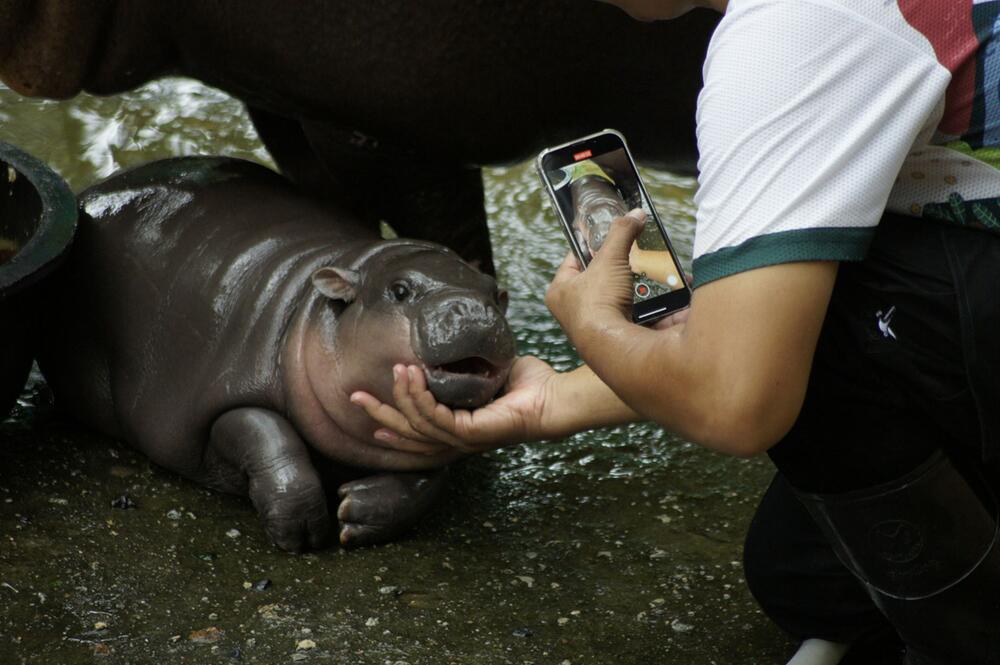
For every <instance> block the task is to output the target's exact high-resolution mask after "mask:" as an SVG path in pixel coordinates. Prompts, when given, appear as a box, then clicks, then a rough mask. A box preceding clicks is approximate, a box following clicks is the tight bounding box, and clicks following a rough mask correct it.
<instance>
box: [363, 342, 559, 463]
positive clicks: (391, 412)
mask: <svg viewBox="0 0 1000 665" xmlns="http://www.w3.org/2000/svg"><path fill="white" fill-rule="evenodd" d="M393 376H394V377H395V382H394V384H393V391H392V392H393V398H394V400H395V407H393V406H392V405H390V404H385V403H383V402H380V401H379V400H378V399H377V398H375V397H374V396H372V395H370V394H368V393H366V392H362V391H358V392H356V393H353V394H352V395H351V402H353V403H354V404H356V405H358V406H360V407H361V408H363V409H364V410H365V412H367V413H368V415H369V416H370V417H371V418H372V419H373V420H375V421H376V422H378V423H379V424H380V425H382V428H381V429H379V430H377V431H376V432H375V437H376V438H377V439H378V440H379V441H380V442H381V444H382V445H385V446H387V447H390V448H396V449H399V450H411V451H412V450H414V449H415V448H416V447H417V445H418V444H424V445H426V444H427V443H439V444H440V443H443V444H447V445H450V446H453V447H455V448H459V449H460V450H464V451H465V452H469V453H474V452H484V451H487V450H492V449H494V448H500V447H502V446H504V445H510V444H515V443H523V442H525V441H534V440H537V439H541V438H547V436H548V435H547V433H546V426H545V420H546V419H547V417H548V416H549V414H548V409H550V408H551V406H552V402H553V400H552V399H551V393H552V387H553V379H554V378H555V377H556V376H557V373H556V371H555V370H554V369H552V367H550V366H549V365H548V364H547V363H545V362H543V361H541V360H539V359H538V358H535V357H534V356H521V357H519V358H517V359H516V360H515V361H514V364H513V366H512V367H511V370H510V376H509V377H508V378H507V385H506V387H505V391H504V393H503V395H501V396H500V397H498V398H497V399H496V400H494V401H493V402H490V403H489V404H487V405H485V406H483V407H481V408H478V409H476V410H474V411H467V410H464V409H460V410H452V409H450V408H448V407H447V406H445V405H443V404H440V403H438V401H437V400H436V399H434V395H433V394H431V392H430V390H428V389H427V380H426V377H425V376H424V372H423V370H422V369H420V368H419V367H417V366H415V365H410V366H409V367H404V366H403V365H397V366H396V367H394V368H393Z"/></svg>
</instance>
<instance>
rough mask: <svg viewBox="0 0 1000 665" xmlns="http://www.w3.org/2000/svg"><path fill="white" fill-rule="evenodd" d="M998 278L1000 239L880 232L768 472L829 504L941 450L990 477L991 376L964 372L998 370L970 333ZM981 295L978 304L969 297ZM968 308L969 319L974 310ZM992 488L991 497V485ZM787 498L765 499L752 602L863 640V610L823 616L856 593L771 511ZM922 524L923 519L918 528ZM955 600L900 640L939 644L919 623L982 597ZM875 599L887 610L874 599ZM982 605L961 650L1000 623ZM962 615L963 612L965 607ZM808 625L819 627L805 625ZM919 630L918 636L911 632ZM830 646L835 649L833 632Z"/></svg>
mask: <svg viewBox="0 0 1000 665" xmlns="http://www.w3.org/2000/svg"><path fill="white" fill-rule="evenodd" d="M968 234H975V235H974V236H970V235H968ZM956 249H958V250H959V252H960V253H961V252H965V253H967V254H969V256H970V257H974V258H975V259H976V260H975V261H964V260H962V256H959V257H958V260H957V261H956V260H955V259H956V256H955V250H956ZM973 255H974V256H973ZM990 259H995V260H990ZM956 266H957V267H956ZM970 266H973V267H974V269H973V268H971V267H970ZM998 278H1000V238H998V237H996V236H991V235H988V234H983V233H979V232H976V231H969V230H963V229H950V228H943V227H939V226H937V225H934V224H930V223H927V222H921V221H920V220H909V219H906V220H899V219H891V220H888V223H885V222H884V223H883V227H882V228H880V229H879V232H878V233H877V234H876V238H875V242H874V244H873V247H872V252H871V254H870V256H869V258H868V259H867V260H866V261H864V262H863V263H861V264H850V265H844V266H842V267H841V271H840V274H839V276H838V281H837V284H836V286H835V289H834V293H833V297H832V300H831V305H830V308H829V311H828V315H827V320H826V322H825V324H824V329H823V332H822V334H821V337H820V341H819V344H818V348H817V352H816V356H815V360H814V365H813V372H812V375H811V377H810V384H809V389H808V391H807V395H806V399H805V403H804V405H803V409H802V413H801V414H800V417H799V419H798V421H797V422H796V424H795V425H794V426H793V428H792V430H791V431H790V432H789V434H788V436H787V437H786V438H785V439H784V440H783V441H782V442H780V443H779V444H778V445H777V446H776V447H775V448H774V449H772V451H771V457H772V459H773V460H774V462H775V464H776V465H777V466H778V468H779V470H780V471H781V472H782V474H783V475H784V476H785V477H786V478H787V479H788V481H789V482H790V483H791V485H793V486H794V487H795V488H796V489H797V490H799V491H806V492H813V493H817V494H825V495H838V494H845V493H848V492H853V491H855V490H865V489H867V488H873V487H875V486H880V485H882V484H884V483H888V484H889V485H892V483H893V481H894V480H895V479H899V478H903V477H905V476H906V475H907V474H908V473H910V472H911V471H913V470H914V469H916V468H918V467H920V466H921V465H923V463H924V461H925V460H927V459H928V458H930V457H931V456H932V455H934V454H935V453H936V452H937V451H938V450H943V451H944V452H945V453H946V454H947V455H948V456H949V457H951V458H952V459H953V460H954V461H955V462H956V463H957V464H958V466H960V467H961V468H963V469H964V470H965V472H966V477H969V474H977V475H978V474H983V473H984V472H985V473H986V474H989V470H988V469H987V467H986V464H985V463H984V462H983V452H984V451H989V450H990V441H989V436H988V430H987V428H986V427H984V426H982V423H988V421H989V416H990V415H991V414H989V413H985V412H984V411H983V408H984V404H986V402H988V400H987V401H984V400H982V399H981V398H982V394H983V379H982V373H981V376H980V378H979V379H978V381H979V382H978V383H977V379H976V377H975V376H974V373H973V372H972V371H970V367H972V368H973V369H975V368H976V367H977V364H976V363H970V362H969V359H970V358H989V357H993V358H996V357H998V354H996V353H995V350H996V348H995V347H988V348H984V347H983V346H982V345H983V344H984V343H985V344H994V341H993V340H994V339H1000V338H998V337H997V336H996V335H995V334H994V335H983V334H979V335H978V336H975V335H970V334H969V330H973V331H976V330H978V331H979V332H980V333H982V332H983V331H984V329H985V328H988V327H989V326H984V325H982V324H983V322H984V321H989V320H995V318H996V315H997V314H998V313H1000V309H998V308H1000V297H997V292H996V286H995V285H996V284H998V283H1000V279H998ZM985 284H990V285H993V286H989V287H985V286H984V285H985ZM970 285H971V287H970ZM984 288H989V289H990V290H991V291H990V293H989V295H992V298H989V297H986V298H984V297H983V289H984ZM977 290H978V294H977V293H974V292H975V291H977ZM973 298H974V300H971V299H973ZM970 300H971V301H972V302H973V303H974V306H971V307H970ZM989 351H994V353H992V354H991V353H989ZM978 369H980V370H981V369H982V368H981V367H979V368H978ZM990 369H991V370H992V372H993V374H992V376H993V377H994V378H995V377H996V376H997V374H1000V367H992V368H990ZM985 374H986V375H989V374H990V373H989V372H986V373H985ZM985 408H988V409H993V410H994V412H995V411H996V405H995V404H986V407H985ZM992 415H994V416H995V415H996V414H995V413H993V414H992ZM989 480H992V482H991V484H993V485H994V487H995V486H996V482H995V477H994V478H993V479H989ZM779 492H780V490H772V492H769V494H770V495H771V496H770V497H769V498H768V499H765V502H764V505H763V506H762V510H761V512H760V513H759V515H758V518H757V521H764V520H766V521H767V522H768V523H770V524H771V525H772V527H771V528H770V530H768V529H767V528H765V529H761V528H760V526H759V525H755V527H754V531H755V532H756V533H752V534H751V538H750V541H749V543H748V554H749V556H750V557H751V558H752V559H754V560H755V561H756V563H755V564H754V565H756V566H757V569H756V570H752V571H750V572H748V578H754V579H753V581H751V585H756V587H757V590H756V591H755V594H757V595H758V596H759V597H763V598H762V604H763V605H764V606H765V609H767V610H768V611H769V613H771V614H772V615H774V616H775V618H776V620H777V621H778V622H779V623H782V622H784V624H783V625H786V628H788V627H790V629H791V630H792V631H793V633H794V632H797V631H803V630H805V629H806V628H808V629H810V630H829V631H844V632H841V633H840V634H842V635H844V636H846V637H849V635H850V631H851V630H859V626H860V625H861V624H862V623H863V622H864V621H865V617H866V614H867V608H865V607H864V604H863V603H859V604H854V605H852V602H851V600H848V601H847V602H846V603H845V604H844V605H843V606H842V607H843V608H844V611H845V615H844V616H841V615H837V614H834V615H832V616H831V615H830V613H829V612H827V613H825V614H824V613H823V612H822V611H817V610H816V608H815V605H816V601H814V600H813V599H812V598H811V597H810V594H814V593H815V594H820V595H822V594H826V595H827V596H831V597H836V595H837V594H846V595H847V597H848V598H850V594H851V591H850V588H851V587H850V585H848V584H846V582H844V580H841V581H840V583H839V586H838V583H833V589H832V590H831V588H830V586H828V585H829V584H830V579H829V578H827V577H826V576H827V575H829V572H830V567H831V566H832V563H831V561H830V560H829V559H828V558H824V556H823V554H817V549H815V547H816V546H818V544H817V542H816V541H810V540H809V537H808V536H805V535H803V534H805V533H807V531H806V530H803V526H802V523H801V522H796V521H795V520H794V518H793V517H792V516H791V513H790V512H789V509H788V508H787V506H784V505H782V509H781V510H775V509H774V508H773V507H772V505H771V504H773V503H778V504H784V503H785V501H787V499H788V497H785V498H784V499H782V497H781V495H780V494H779ZM786 494H787V493H786ZM937 505H938V506H940V509H941V510H944V511H947V510H948V509H949V504H948V498H947V497H941V501H940V503H938V504H937ZM862 517H863V516H859V518H862ZM913 517H914V519H917V520H919V519H920V516H919V515H914V516H913ZM956 517H958V516H956ZM780 520H786V521H788V524H790V525H794V526H795V529H782V528H780V526H781V522H780ZM836 535H837V534H834V536H836ZM762 537H771V538H776V539H777V542H770V543H767V544H766V545H765V546H761V544H760V539H761V538H762ZM841 544H843V543H841ZM866 546H867V543H866V542H865V539H864V538H862V539H861V540H860V541H858V540H855V541H853V545H851V547H855V548H861V549H855V550H854V551H855V552H859V553H863V550H864V548H865V547H866ZM774 557H784V558H785V561H783V562H782V563H781V564H774V563H768V564H767V565H766V566H764V567H763V568H761V565H760V560H766V559H768V558H774ZM995 560H996V559H995V557H994V558H992V559H991V561H993V562H995ZM989 565H990V566H994V563H990V564H989ZM748 567H750V566H748ZM956 574H960V572H956ZM769 575H777V576H778V577H783V578H784V579H786V580H788V581H789V585H788V588H794V598H792V599H791V600H788V599H787V598H782V597H781V596H780V595H779V594H776V593H775V592H774V589H775V588H776V587H777V585H776V584H775V583H774V582H773V581H771V580H770V579H769V577H768V576H769ZM996 576H997V571H996V570H994V569H993V568H990V569H989V570H980V571H978V572H977V577H978V579H981V580H994V579H996ZM956 583H957V582H956ZM989 584H990V585H992V584H993V582H992V581H991V582H989ZM862 588H864V587H862ZM761 589H763V592H762V591H761ZM957 589H958V590H957V591H952V592H949V594H947V595H940V596H936V597H935V598H934V599H933V600H929V601H926V602H924V601H916V602H915V603H914V604H911V605H908V606H907V607H908V609H907V611H906V612H903V613H900V612H899V611H898V609H899V608H895V609H894V610H893V612H891V613H890V616H892V617H893V621H899V620H903V621H905V622H906V623H907V625H906V626H902V625H897V626H896V627H897V628H898V629H899V630H900V631H901V632H904V634H909V635H911V636H915V637H917V638H918V640H919V639H922V637H923V636H927V635H932V634H933V631H932V632H931V633H927V632H926V630H928V629H929V624H928V627H927V628H923V627H922V626H923V622H925V621H929V622H930V623H933V622H934V621H935V619H933V618H932V617H933V616H935V614H934V613H938V614H940V613H941V612H944V614H940V618H941V619H945V618H947V617H948V616H951V615H950V614H949V613H948V612H949V611H948V609H947V603H948V602H952V600H955V601H956V602H959V603H960V604H961V603H965V602H966V601H967V600H968V599H970V598H973V597H972V596H968V594H969V592H970V590H969V589H968V585H966V589H964V590H963V589H961V588H960V587H959V588H957ZM869 591H871V590H869ZM971 593H973V594H977V595H976V596H975V597H976V598H979V599H983V598H984V596H983V595H982V594H983V593H985V594H996V593H1000V589H982V590H981V591H980V588H979V587H978V586H977V587H976V588H974V589H972V590H971ZM962 594H965V596H966V598H965V599H964V600H963V598H962ZM873 595H874V596H875V597H879V594H878V593H875V594H873ZM854 600H856V598H855V599H854ZM977 602H978V601H977ZM917 603H921V605H920V607H922V606H924V605H926V606H927V609H928V610H929V612H930V613H927V612H922V611H921V610H920V607H918V604H917ZM979 604H981V605H982V606H983V607H984V612H985V614H984V615H983V616H981V617H978V616H977V617H972V616H970V617H969V623H968V631H966V630H965V629H964V628H963V629H962V630H960V631H958V632H957V633H956V634H955V635H953V636H949V639H953V640H958V641H957V642H955V646H957V645H959V644H963V641H962V640H963V637H962V635H961V634H959V633H964V632H968V633H969V636H970V639H971V636H972V635H978V636H979V637H976V638H975V639H976V640H980V639H985V638H983V636H985V635H990V634H991V633H990V631H989V630H985V629H984V628H983V626H984V625H985V624H983V625H981V626H978V627H976V626H974V625H973V624H974V623H975V622H980V623H982V621H985V622H987V623H990V624H992V621H993V619H992V613H993V612H994V610H995V608H992V606H990V607H987V606H988V605H990V603H989V602H985V603H979ZM962 606H966V605H962ZM977 606H978V605H977ZM885 609H886V608H883V610H885ZM954 609H955V610H958V609H961V608H960V606H958V605H956V606H955V608H954ZM952 614H953V613H952ZM867 616H868V618H870V615H867ZM852 617H853V618H852ZM901 617H902V619H901ZM804 619H807V620H809V621H811V622H812V625H808V626H806V627H803V626H802V625H800V624H801V623H802V621H803V620H804ZM980 620H982V621H980ZM824 621H830V622H833V626H832V628H830V629H823V628H822V627H820V626H816V625H815V624H818V623H822V622H824ZM875 621H876V622H877V621H878V620H877V619H875ZM914 621H916V622H917V623H920V627H916V628H915V626H914V625H911V624H912V623H913V622H914ZM795 622H798V623H795ZM921 631H923V632H921ZM820 634H823V633H820ZM827 634H828V635H831V636H833V635H835V632H827ZM803 636H805V635H803ZM992 639H993V638H992V637H990V638H989V639H985V642H983V643H982V644H981V645H980V646H974V647H972V648H971V649H969V651H970V652H973V651H974V652H977V653H986V652H990V653H992V651H991V650H992V649H993V648H994V647H993V646H992V642H991V640H992ZM940 641H941V640H932V642H940ZM945 641H947V640H945ZM986 642H989V644H987V643H986ZM977 644H979V643H978V642H977ZM933 648H934V650H935V655H934V656H932V661H928V662H935V663H937V662H945V661H946V660H947V658H948V656H947V655H942V654H943V653H945V652H942V650H941V645H940V644H938V645H937V646H935V647H933ZM946 651H947V650H946ZM948 653H951V652H950V651H949V652H948ZM914 657H917V656H916V655H914ZM941 658H944V659H945V660H941ZM914 662H917V661H914ZM919 662H924V661H919ZM963 662H965V661H963ZM990 662H993V661H992V660H990Z"/></svg>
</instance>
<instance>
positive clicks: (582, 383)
mask: <svg viewBox="0 0 1000 665" xmlns="http://www.w3.org/2000/svg"><path fill="white" fill-rule="evenodd" d="M548 401H549V403H550V404H551V405H552V406H553V408H552V411H551V412H550V414H551V415H549V416H548V417H547V418H546V420H545V421H544V423H543V433H544V436H543V437H542V438H546V439H558V438H563V437H566V436H569V435H571V434H575V433H577V432H582V431H584V430H588V429H595V428H598V427H612V426H615V425H623V424H625V423H630V422H634V421H636V420H641V419H643V418H642V416H640V415H639V414H638V413H636V411H635V410H633V409H632V408H631V407H630V406H628V405H627V404H625V403H624V402H623V401H622V400H621V399H620V398H619V397H618V396H617V395H616V394H615V393H614V391H612V390H611V388H609V387H608V385H607V384H606V383H604V382H603V381H601V379H600V377H598V376H597V375H596V374H594V372H593V370H591V369H590V368H589V367H587V366H586V365H583V366H581V367H578V368H577V369H575V370H573V371H571V372H565V373H563V374H559V375H558V376H557V377H556V379H555V380H554V384H553V387H552V392H551V394H550V396H549V399H548Z"/></svg>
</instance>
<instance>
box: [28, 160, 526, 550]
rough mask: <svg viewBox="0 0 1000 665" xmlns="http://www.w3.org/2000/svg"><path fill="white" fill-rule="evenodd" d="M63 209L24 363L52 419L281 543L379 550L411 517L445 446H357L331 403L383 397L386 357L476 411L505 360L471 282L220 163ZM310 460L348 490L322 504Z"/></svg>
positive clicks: (364, 436)
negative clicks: (67, 238)
mask: <svg viewBox="0 0 1000 665" xmlns="http://www.w3.org/2000/svg"><path fill="white" fill-rule="evenodd" d="M80 205H81V209H82V210H83V211H84V213H85V215H83V216H82V219H81V225H80V231H79V235H78V238H77V241H76V243H75V245H74V247H73V250H72V254H71V257H70V260H69V262H68V265H67V266H66V267H65V268H64V269H61V270H60V271H59V272H58V273H57V274H56V276H55V277H54V278H53V279H52V280H51V281H50V282H49V284H48V290H49V293H50V294H51V295H50V296H49V297H50V299H51V303H52V307H51V308H47V314H46V316H45V319H44V328H45V330H46V331H47V334H46V335H45V337H44V339H43V341H42V343H41V347H40V349H39V353H38V358H39V365H40V366H41V369H42V372H43V374H44V375H45V377H46V380H47V381H48V383H49V385H50V386H51V388H52V390H53V392H54V394H55V398H56V404H57V405H58V406H59V407H60V408H63V409H64V410H65V411H66V412H68V413H70V414H71V415H73V416H74V417H75V418H76V419H77V420H79V421H80V422H82V423H85V424H87V425H90V426H91V427H93V428H95V429H97V430H99V431H101V432H104V433H105V434H107V435H109V436H113V437H116V438H119V439H123V440H126V441H128V442H130V443H132V444H133V445H135V446H136V447H137V448H138V449H139V450H141V451H142V452H144V453H145V454H147V455H149V457H150V459H152V460H153V461H154V462H156V463H157V464H159V465H161V466H163V467H165V468H167V469H170V470H172V471H175V472H177V473H180V474H181V475H183V476H185V477H187V478H190V479H192V480H195V481H197V482H199V483H203V484H205V485H207V486H209V487H212V488H214V489H217V490H221V491H224V492H231V493H238V494H249V496H250V499H251V500H252V502H253V504H254V506H255V507H256V509H257V511H258V512H259V513H260V516H261V519H262V520H263V523H264V528H265V529H266V531H267V533H268V535H269V536H270V537H271V539H272V540H273V541H274V542H275V543H276V544H277V545H278V546H279V547H281V548H282V549H286V550H292V551H298V550H301V549H303V548H306V547H309V546H311V547H322V546H324V545H326V544H327V543H328V541H329V540H330V537H331V535H333V534H332V531H333V529H334V525H335V520H334V519H333V514H335V515H336V518H337V519H339V521H340V529H339V532H340V541H341V543H342V544H345V545H370V544H373V543H377V542H385V541H387V540H389V539H391V538H393V537H395V536H397V535H398V534H399V533H400V532H401V531H402V530H403V529H405V528H406V527H408V526H410V525H411V524H412V523H413V522H414V521H415V520H416V519H417V518H418V517H419V516H420V515H421V514H422V513H423V512H424V511H425V510H426V509H427V507H428V506H429V504H430V502H431V499H432V497H433V495H434V493H435V492H436V491H437V490H438V488H439V487H440V485H441V471H440V469H441V468H443V467H444V466H446V465H447V464H448V463H450V462H452V461H454V460H455V459H456V458H457V457H458V456H459V454H458V452H457V451H455V450H454V449H449V450H448V451H446V452H442V453H438V454H433V455H427V454H418V453H410V452H404V451H397V450H391V449H387V448H385V447H381V446H379V445H377V443H376V441H375V439H374V437H373V434H374V431H375V429H376V427H377V425H376V423H375V422H374V421H373V420H371V419H370V418H368V416H367V414H365V413H364V411H362V410H361V409H358V408H357V407H355V406H353V405H351V404H350V402H349V396H350V394H351V393H353V392H354V391H356V390H365V391H367V392H370V393H372V394H374V395H376V396H378V397H379V398H380V399H382V400H384V401H388V400H390V399H391V397H392V387H391V381H392V378H391V377H392V374H391V368H392V367H393V365H394V364H397V363H406V364H410V363H420V364H422V365H424V366H425V367H426V368H427V371H428V374H429V375H430V376H431V377H432V380H431V381H430V386H431V390H432V391H433V392H434V393H435V394H436V395H437V396H438V398H439V399H440V400H441V401H443V402H445V403H448V404H455V405H462V406H469V407H475V406H480V405H482V404H485V403H486V402H488V401H489V400H490V399H491V398H492V397H493V396H494V395H495V394H496V392H497V391H498V390H499V389H500V388H501V386H502V385H503V383H504V381H505V379H506V376H507V373H508V370H509V368H510V364H511V361H512V359H513V357H514V340H513V336H512V334H511V331H510V328H509V327H508V325H507V321H506V319H505V318H504V316H503V313H502V311H501V309H502V308H503V307H504V306H505V304H504V303H502V297H503V296H502V295H501V294H500V292H499V290H498V289H497V287H496V282H495V281H494V280H493V279H492V278H491V277H488V276H486V275H483V274H481V273H479V272H478V271H476V270H474V269H473V268H471V267H470V266H468V265H467V264H466V263H465V262H464V261H463V260H462V259H460V258H459V257H458V255H456V254H455V253H454V252H452V251H450V250H447V249H445V248H443V247H441V246H439V245H434V244H431V243H426V242H418V241H404V240H382V239H380V238H378V237H377V236H374V235H373V234H371V233H370V232H369V231H367V230H366V229H364V228H363V227H361V226H359V225H358V224H357V223H356V222H354V221H353V220H352V218H351V217H350V216H347V215H345V214H344V213H343V212H341V211H339V210H337V209H336V208H334V207H333V206H332V205H330V204H326V203H317V202H314V201H313V200H310V199H307V198H305V197H303V196H302V195H301V194H298V193H296V192H295V191H293V190H292V188H291V186H290V185H289V184H288V183H287V182H285V181H284V180H283V179H282V178H280V177H279V176H277V175H276V174H274V173H273V172H271V171H269V170H268V169H266V168H264V167H262V166H260V165H257V164H252V163H250V162H242V161H237V160H233V159H225V158H193V157H192V158H181V159H175V160H166V161H159V162H153V163H151V164H148V165H146V166H143V167H139V168H136V169H133V170H131V171H126V172H124V173H122V174H119V175H115V176H112V177H111V178H109V179H107V180H105V181H104V182H102V183H101V184H98V185H96V186H94V187H91V188H89V189H87V190H86V191H84V192H83V193H82V194H81V195H80ZM314 457H321V458H323V459H324V460H329V461H332V462H335V463H336V464H337V466H338V468H337V469H336V471H338V472H340V475H341V476H345V475H351V476H355V477H358V478H359V480H355V481H353V482H348V483H345V484H342V485H340V488H339V490H338V494H339V497H340V501H339V509H338V508H330V509H328V507H327V498H326V493H325V491H324V483H327V484H328V483H330V482H332V481H331V480H330V479H329V478H326V479H324V477H323V474H321V473H320V472H319V470H317V468H316V463H314V459H313V458H314ZM321 468H322V467H321ZM379 472H381V473H379ZM386 472H392V473H386ZM396 472H402V473H396ZM327 475H329V474H327ZM334 488H336V485H334ZM334 506H336V503H335V504H334Z"/></svg>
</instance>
